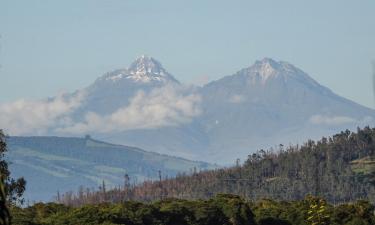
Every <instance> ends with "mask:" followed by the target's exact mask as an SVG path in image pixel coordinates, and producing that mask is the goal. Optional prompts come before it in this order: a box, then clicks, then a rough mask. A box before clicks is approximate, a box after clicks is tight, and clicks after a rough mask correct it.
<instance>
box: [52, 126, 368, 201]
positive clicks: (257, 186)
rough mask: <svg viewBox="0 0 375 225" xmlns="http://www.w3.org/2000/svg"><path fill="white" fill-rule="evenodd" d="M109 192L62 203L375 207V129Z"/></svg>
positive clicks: (84, 192)
mask: <svg viewBox="0 0 375 225" xmlns="http://www.w3.org/2000/svg"><path fill="white" fill-rule="evenodd" d="M125 177H126V178H125V180H124V185H123V186H121V187H118V188H114V189H111V190H106V188H105V185H104V184H103V186H102V187H101V188H100V189H99V190H97V191H92V190H90V189H84V188H80V190H79V191H78V192H77V193H73V192H69V193H65V194H63V195H58V197H57V202H59V203H64V204H66V205H71V206H80V205H83V204H96V203H100V202H112V203H121V202H124V201H128V200H136V201H143V202H151V201H154V200H157V199H165V198H182V199H208V198H211V197H213V196H215V195H216V194H218V193H230V194H236V195H239V196H241V197H243V198H245V199H249V200H252V201H256V200H259V199H264V198H270V199H274V200H283V201H293V200H301V199H303V198H304V197H305V196H306V195H307V194H312V195H315V196H319V197H322V198H324V199H326V200H327V201H328V202H330V203H332V204H339V203H345V202H352V201H356V200H359V199H365V200H369V201H370V202H373V203H374V202H375V128H369V127H365V128H363V129H358V130H357V132H356V133H353V132H350V131H348V130H347V131H345V132H341V133H339V134H336V135H334V136H332V137H329V138H322V139H321V140H320V141H317V142H315V141H311V140H309V141H307V142H306V143H305V144H303V145H301V146H298V145H297V146H289V147H284V146H282V145H280V146H279V147H278V149H269V150H260V151H258V152H257V153H254V154H251V155H249V157H248V159H247V160H246V161H245V162H244V163H243V164H242V165H241V164H240V163H237V165H236V166H233V167H231V168H224V169H217V170H212V171H201V172H193V173H192V174H180V175H178V176H177V177H176V178H173V179H164V180H161V181H145V182H143V183H142V184H139V185H131V184H130V179H131V178H129V177H127V176H125Z"/></svg>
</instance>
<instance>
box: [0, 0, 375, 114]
mask: <svg viewBox="0 0 375 225" xmlns="http://www.w3.org/2000/svg"><path fill="white" fill-rule="evenodd" d="M0 34H1V40H0V43H1V51H0V64H1V69H0V78H1V82H0V90H1V92H0V103H1V102H8V101H13V100H15V99H19V98H31V99H35V98H43V97H47V96H53V95H55V94H57V93H59V92H63V91H73V90H76V89H79V88H82V87H85V86H88V85H89V84H90V83H92V82H93V81H94V80H95V79H96V78H97V77H99V76H100V75H102V74H103V73H105V72H107V71H111V70H113V69H117V68H123V67H127V66H128V65H129V64H130V63H131V62H132V61H133V60H134V59H135V58H136V57H138V56H140V55H142V54H147V55H150V56H153V57H154V58H156V59H158V60H159V61H161V62H162V64H163V65H164V67H165V68H166V69H167V70H168V71H170V72H171V73H172V74H173V75H175V77H176V78H177V79H179V80H180V81H182V82H186V83H194V82H195V83H196V82H198V80H201V79H202V77H209V78H210V80H214V79H218V78H220V77H223V76H225V75H230V74H233V73H234V72H236V71H237V70H239V69H241V68H243V67H247V66H250V65H251V64H252V63H253V62H254V61H255V60H257V59H262V58H264V57H271V58H274V59H276V60H283V61H288V62H290V63H292V64H294V65H296V66H298V67H300V68H301V69H303V70H304V71H306V72H307V73H309V74H310V75H311V76H312V77H313V78H314V79H316V80H317V81H318V82H320V83H321V84H323V85H325V86H327V87H329V88H331V89H332V90H333V91H334V92H336V93H338V94H340V95H342V96H344V97H346V98H349V99H351V100H354V101H356V102H358V103H360V104H363V105H366V106H368V107H372V108H375V101H374V97H373V94H372V80H371V61H372V60H375V1H373V0H361V1H345V0H336V1H335V0H331V1H324V0H315V1H301V0H298V1H297V0H295V1H289V0H284V1H276V0H275V1H267V0H265V1H249V0H247V1H239V0H238V1H220V0H215V1H210V0H206V1H202V0H190V1H179V0H158V1H157V0H154V1H152V0H79V1H77V0H65V1H46V0H44V1H42V0H33V1H29V0H24V1H20V0H0Z"/></svg>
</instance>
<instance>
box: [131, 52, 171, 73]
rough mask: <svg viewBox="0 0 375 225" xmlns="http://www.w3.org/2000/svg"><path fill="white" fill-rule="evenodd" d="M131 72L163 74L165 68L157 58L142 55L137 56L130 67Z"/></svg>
mask: <svg viewBox="0 0 375 225" xmlns="http://www.w3.org/2000/svg"><path fill="white" fill-rule="evenodd" d="M129 71H130V73H133V74H143V75H146V74H163V73H164V72H165V69H164V68H163V66H162V65H161V63H160V62H158V61H157V60H156V59H154V58H152V57H150V56H146V55H142V56H141V57H139V58H137V59H136V60H135V61H134V62H133V63H132V64H131V65H130V67H129Z"/></svg>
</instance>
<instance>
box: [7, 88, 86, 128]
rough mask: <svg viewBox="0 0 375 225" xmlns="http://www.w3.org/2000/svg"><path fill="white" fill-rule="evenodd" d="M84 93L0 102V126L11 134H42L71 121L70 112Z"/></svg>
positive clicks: (79, 102) (78, 103)
mask: <svg viewBox="0 0 375 225" xmlns="http://www.w3.org/2000/svg"><path fill="white" fill-rule="evenodd" d="M83 98H84V94H83V93H78V94H76V95H75V96H74V97H67V96H64V95H62V94H61V95H59V96H57V97H55V98H52V99H47V100H25V99H20V100H17V101H14V102H10V103H4V104H0V128H2V129H4V130H5V132H6V133H8V134H10V135H41V134H45V133H46V132H47V130H48V129H50V128H51V127H54V126H57V125H61V124H67V123H70V122H71V120H70V118H69V117H68V114H69V113H70V112H72V111H73V109H75V108H77V107H78V106H79V105H80V104H81V101H82V99H83Z"/></svg>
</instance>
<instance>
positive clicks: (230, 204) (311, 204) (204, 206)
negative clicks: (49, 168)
mask: <svg viewBox="0 0 375 225" xmlns="http://www.w3.org/2000/svg"><path fill="white" fill-rule="evenodd" d="M11 212H12V215H13V224H15V225H31V224H33V225H39V224H40V225H42V224H43V225H47V224H48V225H60V224H61V225H63V224H64V225H81V224H82V225H84V224H87V225H96V224H102V225H110V224H126V225H313V224H315V225H328V224H331V225H372V224H375V215H374V206H373V205H371V204H369V203H368V202H366V201H357V202H355V203H350V204H342V205H339V206H336V207H333V206H332V205H330V204H328V203H327V202H326V201H325V200H323V199H320V198H314V197H311V196H308V197H306V198H305V199H303V200H301V201H288V202H286V201H274V200H269V199H263V200H259V201H257V202H251V201H246V200H245V199H243V198H241V197H239V196H235V195H229V194H219V195H217V196H215V197H214V198H211V199H209V200H182V199H165V200H162V201H156V202H153V203H150V204H146V203H140V202H135V201H126V202H123V203H117V204H114V203H101V204H88V205H84V206H81V207H71V206H66V205H62V204H56V203H48V204H43V203H38V204H35V205H33V206H31V207H28V208H24V209H22V208H18V207H13V208H12V209H11Z"/></svg>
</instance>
